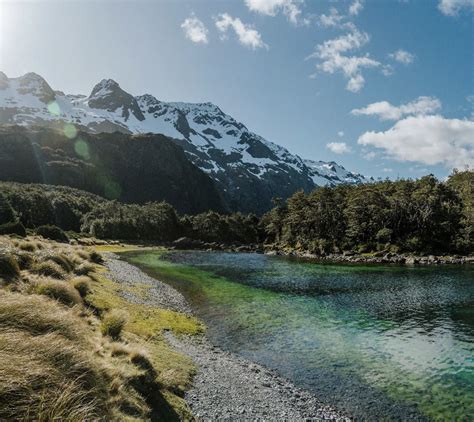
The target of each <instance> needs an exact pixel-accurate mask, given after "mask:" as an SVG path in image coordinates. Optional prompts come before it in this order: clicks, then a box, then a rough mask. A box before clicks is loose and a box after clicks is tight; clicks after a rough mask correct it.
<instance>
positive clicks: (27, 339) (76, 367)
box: [0, 236, 194, 422]
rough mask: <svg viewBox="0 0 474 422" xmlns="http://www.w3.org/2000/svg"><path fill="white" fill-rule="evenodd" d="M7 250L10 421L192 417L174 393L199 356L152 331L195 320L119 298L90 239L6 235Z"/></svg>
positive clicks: (5, 379)
mask: <svg viewBox="0 0 474 422" xmlns="http://www.w3.org/2000/svg"><path fill="white" fill-rule="evenodd" d="M0 250H1V252H0V257H1V256H5V257H6V258H5V259H4V261H2V260H1V259H0V420H1V421H3V420H19V421H20V420H21V421H23V420H24V421H26V420H35V421H40V422H46V421H53V420H58V421H71V422H72V421H96V420H112V421H115V420H117V421H149V420H164V421H167V420H173V421H174V420H192V419H193V417H192V415H191V412H190V410H189V407H188V406H187V404H186V403H185V401H184V400H183V399H182V398H181V397H178V395H176V394H175V393H176V392H177V393H178V394H179V395H182V392H183V389H184V388H185V385H188V383H189V380H190V377H191V375H192V371H193V365H192V362H191V361H190V360H189V359H188V358H185V357H184V356H182V355H180V354H178V353H176V352H174V351H172V350H171V349H170V348H169V346H168V345H166V344H165V342H164V341H163V340H162V339H158V338H155V337H153V338H150V336H149V332H155V333H159V332H160V330H162V329H163V328H164V327H169V326H170V324H174V325H175V326H176V327H178V326H179V327H181V325H182V328H181V329H180V330H178V331H179V332H181V330H182V329H184V331H187V329H185V328H186V327H187V325H189V327H191V328H192V325H193V323H194V322H193V321H191V320H189V321H188V320H187V319H186V318H184V317H183V316H180V315H179V314H176V315H174V314H173V315H171V313H170V312H171V311H164V310H156V312H155V311H153V312H151V310H150V309H148V308H147V309H141V308H140V309H138V305H136V306H137V308H132V307H130V306H131V304H127V302H126V301H124V300H123V299H122V298H120V300H119V298H118V296H117V297H115V298H114V295H119V292H118V291H113V292H112V291H110V292H109V290H107V289H108V287H107V286H108V284H107V283H108V282H110V281H107V279H106V278H105V277H103V272H104V270H105V269H104V267H102V266H101V265H100V262H101V261H102V256H101V255H100V254H98V253H95V252H93V251H92V252H91V251H89V250H84V246H80V245H67V244H60V243H57V242H54V241H50V240H45V239H41V238H38V237H33V236H30V237H28V238H26V239H25V240H21V241H20V240H16V239H12V238H10V237H8V236H0ZM3 262H6V264H3ZM78 274H80V275H79V276H78ZM82 274H88V276H86V275H82ZM92 285H93V287H92ZM97 289H102V291H103V294H101V296H100V298H101V299H100V300H98V297H97ZM89 297H91V298H92V299H94V300H91V301H90V300H89ZM83 298H84V299H83ZM105 299H107V300H105ZM84 300H85V301H87V304H86V305H85V304H84ZM101 301H102V302H103V303H101ZM89 304H91V305H89ZM129 305H130V306H129ZM132 310H133V321H132V322H133V326H131V328H130V330H132V331H133V332H136V334H133V332H130V331H127V330H129V328H128V324H126V323H127V320H128V317H127V318H126V317H125V315H128V313H129V312H130V311H132ZM168 313H170V314H168ZM97 315H100V317H99V316H97ZM160 317H163V318H164V319H163V321H162V322H160V321H158V320H157V318H160ZM149 323H151V324H152V327H151V328H146V326H147V325H148V324H149ZM183 324H184V325H183ZM183 327H184V328H183ZM191 328H189V329H191ZM192 329H193V330H194V328H192ZM118 337H121V338H122V341H121V342H117V341H113V338H115V339H117V338H118Z"/></svg>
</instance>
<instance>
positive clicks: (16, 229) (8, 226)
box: [0, 221, 26, 237]
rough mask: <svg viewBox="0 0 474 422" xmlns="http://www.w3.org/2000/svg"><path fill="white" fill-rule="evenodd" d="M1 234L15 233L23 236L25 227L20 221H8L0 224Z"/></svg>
mask: <svg viewBox="0 0 474 422" xmlns="http://www.w3.org/2000/svg"><path fill="white" fill-rule="evenodd" d="M1 234H16V235H18V236H21V237H25V236H26V229H25V226H23V224H22V223H21V222H20V221H10V222H9V223H5V224H0V235H1Z"/></svg>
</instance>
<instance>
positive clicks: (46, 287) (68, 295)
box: [35, 279, 82, 306]
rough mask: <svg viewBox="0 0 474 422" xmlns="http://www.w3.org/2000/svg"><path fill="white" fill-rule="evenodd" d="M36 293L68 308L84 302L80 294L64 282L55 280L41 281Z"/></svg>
mask: <svg viewBox="0 0 474 422" xmlns="http://www.w3.org/2000/svg"><path fill="white" fill-rule="evenodd" d="M35 292H36V293H38V294H40V295H45V296H48V297H50V298H51V299H55V300H57V301H58V302H61V303H62V304H64V305H67V306H74V305H78V304H80V303H81V302H82V300H81V296H80V295H79V292H78V291H77V290H76V289H75V288H74V287H73V286H71V285H70V284H68V283H66V282H64V281H58V280H53V279H46V280H41V281H39V282H38V284H37V285H36V287H35Z"/></svg>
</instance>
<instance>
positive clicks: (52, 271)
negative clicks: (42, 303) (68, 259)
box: [32, 261, 66, 279]
mask: <svg viewBox="0 0 474 422" xmlns="http://www.w3.org/2000/svg"><path fill="white" fill-rule="evenodd" d="M32 272H34V273H36V274H41V275H44V276H47V277H54V278H57V279H64V278H65V277H66V272H65V271H64V270H63V269H62V267H61V266H59V265H58V264H56V263H55V262H53V261H42V262H38V263H36V264H35V265H34V266H33V268H32Z"/></svg>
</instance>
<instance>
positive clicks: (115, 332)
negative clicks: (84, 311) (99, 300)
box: [101, 309, 129, 339]
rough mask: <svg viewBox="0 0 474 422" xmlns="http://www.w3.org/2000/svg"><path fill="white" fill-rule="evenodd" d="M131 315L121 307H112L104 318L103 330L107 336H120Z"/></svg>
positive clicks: (114, 337) (116, 337)
mask: <svg viewBox="0 0 474 422" xmlns="http://www.w3.org/2000/svg"><path fill="white" fill-rule="evenodd" d="M128 319H129V315H128V313H127V312H125V311H123V310H121V309H112V310H111V311H109V312H107V313H106V314H105V315H104V317H103V318H102V325H101V331H102V334H103V335H105V336H110V337H112V338H113V339H118V338H120V334H121V333H122V330H123V328H124V327H125V324H126V323H127V322H128Z"/></svg>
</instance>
